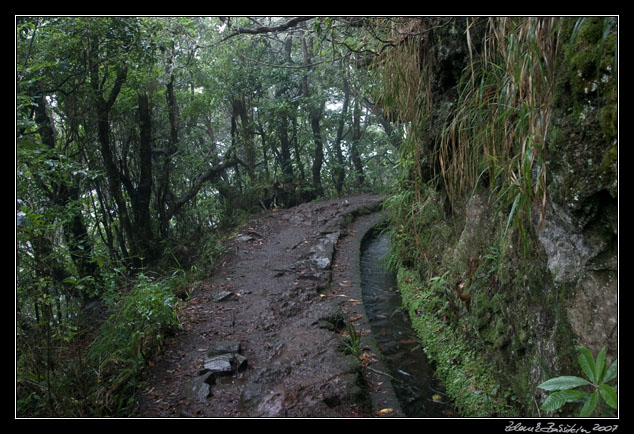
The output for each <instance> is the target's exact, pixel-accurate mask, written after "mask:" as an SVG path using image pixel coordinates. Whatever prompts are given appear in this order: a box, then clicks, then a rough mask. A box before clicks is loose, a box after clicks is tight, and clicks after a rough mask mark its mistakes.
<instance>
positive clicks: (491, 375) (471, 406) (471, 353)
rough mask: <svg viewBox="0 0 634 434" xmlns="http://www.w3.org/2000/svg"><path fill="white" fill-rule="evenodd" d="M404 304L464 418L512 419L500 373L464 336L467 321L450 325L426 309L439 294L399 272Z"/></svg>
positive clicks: (408, 273)
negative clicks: (489, 417)
mask: <svg viewBox="0 0 634 434" xmlns="http://www.w3.org/2000/svg"><path fill="white" fill-rule="evenodd" d="M397 279H398V285H399V289H400V291H401V295H402V297H403V304H404V306H405V307H406V308H407V309H408V310H409V314H410V318H411V320H412V327H413V328H414V330H416V332H417V333H418V336H419V337H420V338H421V341H422V342H423V347H424V349H425V352H426V353H427V356H428V357H429V359H430V360H431V361H432V362H433V363H434V365H435V366H436V374H437V375H438V377H439V378H440V379H441V381H442V382H443V384H444V385H445V388H446V391H447V394H448V395H449V396H450V397H451V398H452V400H453V401H454V404H455V405H456V407H457V408H458V409H459V411H460V413H461V415H462V416H466V417H482V416H491V415H498V416H510V415H512V413H513V412H512V411H511V408H510V406H509V405H508V403H507V401H506V399H505V397H504V396H503V395H504V394H503V393H502V390H501V388H500V384H499V379H498V376H499V372H498V371H497V369H495V368H494V365H493V364H491V363H490V360H489V359H488V357H487V354H486V351H485V349H484V348H478V347H477V346H474V342H473V341H472V339H471V338H470V337H469V335H468V334H466V333H465V332H464V328H465V327H467V325H468V324H467V322H466V321H457V322H456V323H447V322H445V321H443V320H442V318H439V317H438V315H437V314H436V312H435V311H434V310H430V309H427V307H428V306H427V305H428V303H429V302H430V300H432V299H433V298H434V297H435V295H436V294H434V293H433V292H432V291H433V289H432V286H431V285H428V284H427V282H423V281H421V280H420V279H419V278H418V274H417V273H415V272H413V271H411V270H407V269H405V268H400V269H399V270H398V273H397Z"/></svg>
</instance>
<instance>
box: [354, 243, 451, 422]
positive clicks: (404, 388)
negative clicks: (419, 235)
mask: <svg viewBox="0 0 634 434" xmlns="http://www.w3.org/2000/svg"><path fill="white" fill-rule="evenodd" d="M389 246H390V241H389V238H388V236H387V235H385V234H381V233H378V232H374V233H371V234H369V236H368V237H367V238H366V240H365V241H364V244H363V247H362V250H361V288H362V292H363V303H364V306H365V310H366V314H367V316H368V320H369V322H370V328H371V329H372V335H373V336H374V338H375V340H376V342H377V346H378V348H379V350H380V351H381V355H382V357H383V360H384V363H385V366H386V367H387V368H388V369H389V374H390V376H391V377H393V380H392V386H393V388H394V391H395V393H396V395H397V398H398V400H399V402H400V404H401V408H402V410H403V412H404V413H405V415H406V416H407V417H448V416H452V415H453V413H452V411H451V406H450V405H449V404H448V403H447V397H446V396H445V395H444V392H443V386H442V385H441V384H440V383H439V382H438V380H436V379H435V378H434V377H433V368H432V366H431V365H430V363H429V361H428V360H427V357H426V355H425V353H424V351H423V349H422V348H421V345H420V340H419V339H418V337H417V336H416V332H414V331H413V330H412V328H411V325H410V322H409V317H408V315H407V312H406V311H405V310H404V309H402V308H401V296H400V294H399V293H398V291H397V285H396V277H395V276H394V273H392V272H390V271H388V270H387V269H386V268H385V265H384V264H385V261H384V257H385V255H386V253H387V252H388V250H389Z"/></svg>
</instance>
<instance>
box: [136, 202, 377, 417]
mask: <svg viewBox="0 0 634 434" xmlns="http://www.w3.org/2000/svg"><path fill="white" fill-rule="evenodd" d="M382 200H383V197H381V196H376V195H358V196H350V197H347V198H341V199H334V200H324V201H318V202H312V203H307V204H303V205H299V206H297V207H294V208H291V209H287V210H272V211H264V212H262V213H260V214H258V215H256V216H254V217H252V219H251V221H250V222H249V224H247V225H246V226H245V227H244V228H242V230H241V232H240V233H239V234H238V235H236V236H234V237H232V238H230V239H229V240H227V242H226V245H225V253H224V254H223V256H222V257H221V258H220V259H219V260H218V261H217V263H216V265H215V269H214V272H213V273H212V276H211V277H209V278H208V279H207V280H205V281H204V282H202V284H201V285H199V286H198V287H197V288H196V289H195V290H194V291H193V293H192V294H191V297H190V299H189V301H188V302H187V304H186V306H185V307H184V308H183V311H182V312H181V320H182V329H181V330H179V331H178V332H176V333H175V335H174V336H171V337H170V338H168V340H167V342H166V345H165V350H164V351H163V352H162V353H161V354H160V355H159V356H158V357H157V359H156V360H154V361H153V362H152V363H150V365H151V366H148V368H147V372H146V374H145V378H144V380H146V381H147V384H148V388H147V390H145V391H144V392H143V393H141V394H140V396H139V398H138V409H137V414H138V415H139V416H141V417H354V416H367V415H368V411H372V410H371V408H372V407H371V405H367V404H368V403H369V399H368V396H367V390H366V389H367V387H366V386H365V385H364V384H365V383H364V382H363V381H360V378H361V377H360V375H359V370H360V369H359V365H360V364H359V360H358V359H357V358H356V357H353V356H350V355H346V354H344V353H343V352H342V351H341V342H342V333H345V329H346V328H345V321H349V318H346V317H345V314H343V313H342V305H343V303H344V302H345V301H350V300H351V298H350V297H348V298H347V299H346V298H345V297H344V296H337V293H336V291H337V290H338V289H340V286H339V284H336V283H335V282H334V281H333V272H334V273H335V274H336V273H338V272H339V273H340V272H342V269H343V268H346V267H345V263H346V262H347V261H358V252H356V253H355V252H350V251H349V252H348V253H347V254H349V255H350V258H343V259H342V258H340V259H339V261H338V264H337V265H335V267H333V260H334V258H335V255H336V254H338V252H339V249H337V242H338V241H340V240H342V239H344V237H345V236H347V235H348V232H347V231H348V228H349V224H350V223H351V222H352V221H353V220H354V219H355V217H356V216H360V215H368V214H372V213H374V214H372V215H378V214H377V212H378V211H379V209H380V204H381V202H382ZM377 221H378V220H377ZM353 235H354V234H353ZM348 250H350V249H348ZM342 263H343V264H344V265H341V264H342ZM333 268H338V269H339V270H336V269H335V270H333ZM352 269H354V267H352ZM343 282H344V283H341V285H342V286H344V287H345V286H346V285H347V283H348V281H346V280H344V281H343ZM333 286H336V287H335V288H333ZM352 301H353V302H354V300H352ZM231 345H234V346H233V347H231V348H232V349H230V350H229V349H227V350H225V351H224V353H223V351H222V350H221V351H218V348H224V347H226V348H230V346H231ZM220 353H223V354H220ZM368 409H369V410H368Z"/></svg>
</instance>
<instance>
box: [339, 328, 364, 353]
mask: <svg viewBox="0 0 634 434" xmlns="http://www.w3.org/2000/svg"><path fill="white" fill-rule="evenodd" d="M347 324H348V334H347V335H346V338H345V339H344V341H343V348H344V352H345V353H347V354H352V355H354V356H359V354H361V334H360V333H358V332H357V330H356V329H355V328H354V325H353V324H352V323H347Z"/></svg>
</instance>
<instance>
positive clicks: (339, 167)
mask: <svg viewBox="0 0 634 434" xmlns="http://www.w3.org/2000/svg"><path fill="white" fill-rule="evenodd" d="M349 100H350V87H349V86H348V80H347V78H346V77H345V76H344V77H343V107H342V108H341V115H340V118H339V125H338V126H337V137H336V138H335V142H334V144H333V148H334V150H335V158H336V159H337V162H336V164H335V168H334V174H335V180H334V181H335V190H337V195H338V196H341V193H342V191H343V181H344V180H345V177H346V172H345V166H346V161H345V159H344V158H343V152H342V151H341V140H342V139H343V128H344V125H345V121H346V115H347V113H348V103H349Z"/></svg>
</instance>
